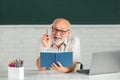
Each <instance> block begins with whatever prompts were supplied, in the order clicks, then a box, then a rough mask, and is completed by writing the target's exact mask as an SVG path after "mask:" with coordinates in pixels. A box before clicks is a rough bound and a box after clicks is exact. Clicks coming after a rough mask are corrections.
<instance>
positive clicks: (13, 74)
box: [8, 67, 24, 79]
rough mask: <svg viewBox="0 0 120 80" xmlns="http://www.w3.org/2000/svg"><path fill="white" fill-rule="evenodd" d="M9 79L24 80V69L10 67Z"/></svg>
mask: <svg viewBox="0 0 120 80" xmlns="http://www.w3.org/2000/svg"><path fill="white" fill-rule="evenodd" d="M8 78H9V79H24V67H8Z"/></svg>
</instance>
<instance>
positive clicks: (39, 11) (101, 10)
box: [0, 0, 120, 25]
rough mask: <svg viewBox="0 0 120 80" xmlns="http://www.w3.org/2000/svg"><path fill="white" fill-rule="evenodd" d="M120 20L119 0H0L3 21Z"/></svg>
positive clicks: (1, 22)
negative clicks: (57, 19) (60, 18)
mask: <svg viewBox="0 0 120 80" xmlns="http://www.w3.org/2000/svg"><path fill="white" fill-rule="evenodd" d="M59 17H62V18H66V19H68V20H69V21H70V22H71V23H72V24H120V0H0V24H1V25H2V24H51V23H52V21H53V20H54V19H55V18H59Z"/></svg>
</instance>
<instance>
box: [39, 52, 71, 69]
mask: <svg viewBox="0 0 120 80" xmlns="http://www.w3.org/2000/svg"><path fill="white" fill-rule="evenodd" d="M58 61H59V62H60V63H61V64H62V65H63V66H64V67H70V66H72V64H73V52H56V51H55V52H51V51H50V52H49V51H46V52H40V65H41V67H48V68H49V67H51V64H52V63H55V64H56V65H57V62H58Z"/></svg>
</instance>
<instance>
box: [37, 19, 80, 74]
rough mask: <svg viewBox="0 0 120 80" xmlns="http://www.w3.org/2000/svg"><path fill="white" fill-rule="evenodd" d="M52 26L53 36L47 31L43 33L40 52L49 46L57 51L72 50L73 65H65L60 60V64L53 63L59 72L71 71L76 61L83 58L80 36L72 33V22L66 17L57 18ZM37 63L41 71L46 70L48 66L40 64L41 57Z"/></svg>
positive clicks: (53, 66)
mask: <svg viewBox="0 0 120 80" xmlns="http://www.w3.org/2000/svg"><path fill="white" fill-rule="evenodd" d="M51 28H52V30H51V36H50V35H49V34H47V33H46V34H44V35H43V37H42V39H41V45H40V48H39V52H40V51H43V50H45V49H48V48H52V49H55V50H57V51H72V52H73V65H72V66H71V67H63V65H62V64H61V63H60V62H58V65H56V64H55V63H53V64H52V68H53V69H54V70H56V71H58V72H63V73H67V72H71V71H73V70H74V69H75V67H76V62H80V60H81V58H80V41H79V38H78V37H75V36H72V35H71V28H70V22H69V21H68V20H66V19H64V18H58V19H55V21H54V22H53V24H52V26H51ZM36 65H37V68H38V69H39V70H40V71H43V70H46V68H43V67H41V66H40V58H38V59H37V60H36Z"/></svg>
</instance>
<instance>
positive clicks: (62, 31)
mask: <svg viewBox="0 0 120 80" xmlns="http://www.w3.org/2000/svg"><path fill="white" fill-rule="evenodd" d="M52 31H53V32H55V33H56V32H58V31H59V33H60V34H63V35H64V34H65V33H66V32H68V31H69V30H66V31H64V30H59V29H56V28H53V27H52Z"/></svg>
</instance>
